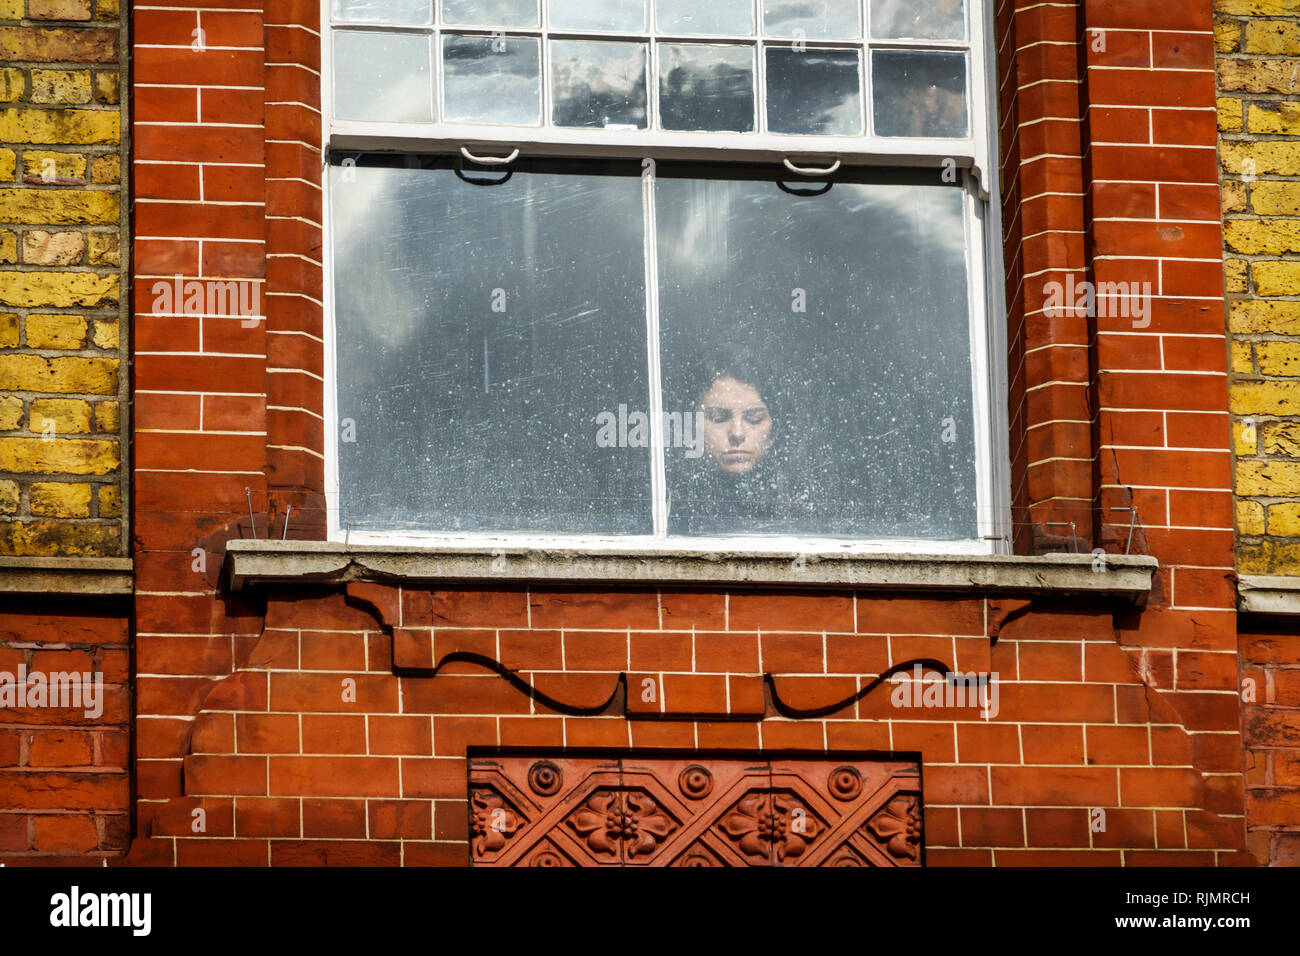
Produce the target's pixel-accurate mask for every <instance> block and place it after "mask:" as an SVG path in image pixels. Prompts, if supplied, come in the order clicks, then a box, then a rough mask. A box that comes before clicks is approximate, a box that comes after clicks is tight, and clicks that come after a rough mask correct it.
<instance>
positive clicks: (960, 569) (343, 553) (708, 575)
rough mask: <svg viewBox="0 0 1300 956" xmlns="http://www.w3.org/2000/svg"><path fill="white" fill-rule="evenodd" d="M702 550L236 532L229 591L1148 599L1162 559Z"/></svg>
mask: <svg viewBox="0 0 1300 956" xmlns="http://www.w3.org/2000/svg"><path fill="white" fill-rule="evenodd" d="M796 558H797V556H796V555H794V554H791V553H778V552H772V553H768V554H754V553H752V552H746V553H743V554H742V553H731V554H729V553H725V552H719V553H707V554H705V553H701V552H697V551H689V550H655V551H651V550H647V549H641V550H634V549H629V550H628V551H626V552H602V553H593V552H591V551H582V550H577V549H574V550H563V549H546V550H542V549H526V548H506V549H493V548H490V547H464V546H457V547H393V546H383V545H356V544H354V545H351V546H347V545H343V544H340V543H337V542H328V541H260V540H256V541H255V540H247V539H245V540H235V541H230V542H228V544H227V546H226V559H225V572H226V576H227V581H228V582H229V585H230V587H231V589H232V590H236V591H238V590H242V589H244V588H247V587H252V586H256V585H265V584H282V583H290V584H310V583H322V584H337V583H346V582H348V581H372V582H379V583H390V584H402V583H406V584H412V585H429V584H433V585H439V584H444V583H450V582H460V583H469V582H473V583H475V584H480V585H481V584H482V583H484V582H487V581H500V582H503V583H534V584H540V583H547V584H591V583H600V584H607V585H610V584H612V585H627V584H643V585H670V586H671V585H706V586H714V585H716V586H726V587H735V586H753V587H781V588H811V589H816V588H820V589H825V590H834V589H851V590H889V591H979V592H1015V593H1021V594H1062V595H1065V594H1074V595H1095V596H1098V597H1106V598H1113V599H1119V600H1122V601H1125V602H1128V603H1131V604H1137V605H1140V604H1144V603H1146V599H1147V595H1148V594H1149V593H1150V591H1151V585H1152V581H1153V579H1154V577H1155V572H1156V569H1157V567H1158V566H1159V562H1158V561H1157V560H1156V559H1155V558H1152V557H1148V556H1145V555H1107V556H1106V558H1105V560H1104V562H1098V561H1097V559H1096V558H1094V557H1093V556H1092V555H1091V554H1052V555H1044V556H1041V557H1020V556H1015V557H1012V556H998V555H951V554H948V555H918V554H855V555H845V554H807V555H804V556H803V560H802V561H799V560H796Z"/></svg>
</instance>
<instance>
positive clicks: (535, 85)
mask: <svg viewBox="0 0 1300 956" xmlns="http://www.w3.org/2000/svg"><path fill="white" fill-rule="evenodd" d="M985 14H986V11H983V10H981V9H979V8H975V9H973V10H972V9H968V7H967V5H966V4H964V3H963V0H924V2H922V0H757V2H755V0H710V2H709V3H707V4H704V3H699V2H698V0H541V2H540V3H539V2H537V0H436V2H435V3H432V4H431V3H430V2H429V0H424V2H419V0H383V2H376V0H334V2H333V6H332V24H333V26H332V30H331V31H330V36H329V37H328V38H327V39H326V41H325V43H326V49H327V69H326V76H327V90H329V91H331V93H330V95H327V97H326V99H327V117H328V121H327V128H326V137H327V142H326V146H327V148H328V150H329V153H328V155H329V169H328V177H327V190H328V202H327V206H328V211H327V233H328V244H329V248H330V252H329V255H328V259H329V263H328V268H329V273H330V275H331V281H330V282H329V283H328V284H329V293H328V295H329V302H328V303H327V312H328V314H329V315H330V317H331V325H332V327H331V329H330V331H329V332H328V333H327V350H328V362H327V366H328V369H327V383H326V390H327V395H328V396H329V403H328V404H329V406H330V407H329V413H328V419H329V420H328V422H327V435H328V436H329V438H328V440H327V470H328V476H327V480H328V482H329V498H330V510H331V534H332V535H335V536H349V537H350V538H351V540H356V541H363V540H385V541H391V540H396V539H398V538H403V537H409V538H412V539H428V540H446V539H448V537H455V538H457V539H463V540H479V541H483V540H488V539H491V540H502V539H503V536H510V538H511V539H515V538H517V539H520V540H523V539H525V538H529V537H532V538H545V539H547V540H551V539H555V538H557V537H558V538H564V539H570V540H574V541H578V542H582V543H584V546H586V545H590V546H596V547H599V546H603V545H608V544H611V543H613V544H617V543H620V542H621V543H624V544H626V543H627V542H629V541H632V542H636V543H637V544H639V545H662V546H675V547H680V546H687V547H695V548H709V547H724V546H725V547H733V548H734V547H740V548H746V547H753V548H763V547H772V546H777V545H778V544H779V546H781V547H784V546H787V545H789V544H790V543H791V542H799V543H802V545H811V544H814V543H818V542H820V543H822V544H833V545H835V546H839V547H851V548H865V549H895V550H950V551H952V550H955V551H972V552H988V551H995V550H1000V549H1001V548H1002V544H1001V542H1000V540H999V538H998V532H999V530H1001V529H1003V528H1004V527H1005V519H1004V515H1005V513H1006V504H1005V493H1004V492H1003V488H1004V486H1005V482H1006V479H1005V474H1004V471H1005V469H1004V468H1002V467H999V466H998V465H997V464H995V462H998V461H999V456H1000V455H1002V456H1004V455H1005V452H1003V451H1000V449H1001V447H1002V443H1001V442H1000V441H999V440H998V438H997V436H998V434H999V433H1000V431H1001V430H1004V429H1005V423H1004V421H1002V416H999V415H998V414H996V413H994V412H993V411H992V409H996V408H1000V407H1002V405H1003V404H1004V401H1003V400H1001V398H1000V391H1001V385H1000V377H1001V376H1000V364H999V361H998V360H997V359H996V358H993V357H995V356H998V355H999V354H1000V352H999V349H998V343H997V341H996V336H993V335H990V332H989V329H988V323H987V315H988V313H989V306H990V302H989V296H990V290H991V289H994V288H996V285H997V283H996V282H990V281H989V276H988V275H987V273H988V270H989V263H988V259H989V257H988V255H987V254H986V251H985V250H986V248H987V247H988V235H989V230H990V229H992V228H995V221H996V210H993V209H991V208H990V207H989V204H988V203H987V201H986V198H985V197H984V188H985V187H986V185H987V184H986V183H984V182H983V181H982V180H984V179H986V178H987V168H988V166H987V161H986V159H985V157H986V156H987V152H988V141H989V138H990V133H989V131H988V106H987V99H988V96H987V94H986V93H985V88H986V84H985V76H986V71H985V65H984V59H985V51H984V45H983V39H982V38H983V36H984V33H985V29H984V25H983V22H982V18H983V16H985ZM994 304H995V305H996V303H994Z"/></svg>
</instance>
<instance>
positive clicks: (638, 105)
mask: <svg viewBox="0 0 1300 956" xmlns="http://www.w3.org/2000/svg"><path fill="white" fill-rule="evenodd" d="M646 59H647V56H646V45H645V44H644V43H604V42H601V41H599V40H597V41H590V42H589V41H586V40H552V41H551V97H552V99H553V101H554V102H553V105H552V107H551V117H552V122H554V123H555V125H556V126H594V127H597V128H598V129H611V128H616V127H625V128H631V129H645V128H646Z"/></svg>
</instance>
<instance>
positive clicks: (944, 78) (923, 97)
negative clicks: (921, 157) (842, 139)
mask: <svg viewBox="0 0 1300 956" xmlns="http://www.w3.org/2000/svg"><path fill="white" fill-rule="evenodd" d="M871 63H872V67H871V79H872V88H873V89H874V90H875V94H874V102H875V123H876V135H877V136H966V135H967V134H968V132H969V123H968V122H967V119H966V55H965V54H964V53H909V52H905V51H892V50H891V51H887V52H886V51H878V52H876V53H873V54H872V59H871Z"/></svg>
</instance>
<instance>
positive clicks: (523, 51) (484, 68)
mask: <svg viewBox="0 0 1300 956" xmlns="http://www.w3.org/2000/svg"><path fill="white" fill-rule="evenodd" d="M540 46H541V44H540V41H538V40H535V39H523V38H515V37H500V36H491V37H484V36H454V35H453V36H446V37H444V38H443V44H442V69H443V109H444V111H445V116H446V118H447V120H448V121H450V122H453V123H455V122H460V123H511V124H514V125H517V126H536V125H537V124H538V123H540V122H541V121H542V74H541V62H540V54H539V50H540Z"/></svg>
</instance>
